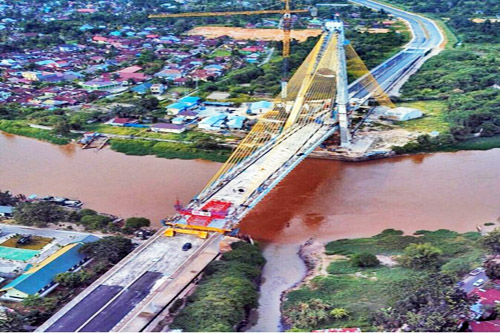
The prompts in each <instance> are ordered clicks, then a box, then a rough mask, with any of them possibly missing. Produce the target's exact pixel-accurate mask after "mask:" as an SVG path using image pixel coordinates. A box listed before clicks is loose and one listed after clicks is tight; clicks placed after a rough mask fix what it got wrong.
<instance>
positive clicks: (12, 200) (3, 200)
mask: <svg viewBox="0 0 500 333" xmlns="http://www.w3.org/2000/svg"><path fill="white" fill-rule="evenodd" d="M18 202H19V199H18V198H16V197H15V196H13V195H12V193H10V192H9V191H5V192H2V190H0V206H15V205H16V204H17V203H18Z"/></svg>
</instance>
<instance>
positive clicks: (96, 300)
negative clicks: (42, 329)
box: [47, 285, 123, 332]
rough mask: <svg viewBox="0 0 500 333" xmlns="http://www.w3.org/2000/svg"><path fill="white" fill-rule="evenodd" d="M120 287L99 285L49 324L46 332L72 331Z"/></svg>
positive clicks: (118, 290)
mask: <svg viewBox="0 0 500 333" xmlns="http://www.w3.org/2000/svg"><path fill="white" fill-rule="evenodd" d="M122 289H123V288H122V287H116V286H103V285H101V286H99V287H97V288H96V289H95V290H94V291H92V292H91V293H90V294H89V295H88V296H87V297H85V298H84V299H82V300H81V301H80V303H78V304H77V305H76V306H75V307H73V308H72V309H71V310H70V311H68V312H67V313H66V314H65V315H64V316H63V317H61V318H60V319H59V320H58V321H56V322H55V323H54V324H52V325H51V326H49V328H48V329H47V332H74V331H76V330H77V329H78V328H79V327H80V326H82V325H83V324H84V323H85V322H86V321H87V320H88V319H89V318H90V317H91V316H92V315H93V314H94V313H95V309H99V308H101V307H103V306H104V304H106V303H107V302H109V301H110V300H111V299H112V298H113V297H114V296H115V295H117V294H118V293H119V292H120V290H122Z"/></svg>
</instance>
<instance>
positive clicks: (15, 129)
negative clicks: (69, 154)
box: [0, 120, 70, 145]
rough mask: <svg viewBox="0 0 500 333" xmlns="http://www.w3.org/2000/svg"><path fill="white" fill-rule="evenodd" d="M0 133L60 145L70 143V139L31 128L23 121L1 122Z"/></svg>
mask: <svg viewBox="0 0 500 333" xmlns="http://www.w3.org/2000/svg"><path fill="white" fill-rule="evenodd" d="M0 131H4V132H7V133H10V134H16V135H22V136H27V137H30V138H35V139H38V140H42V141H47V142H50V143H55V144H58V145H65V144H68V143H69V142H70V139H69V138H64V137H60V136H58V135H56V134H54V133H52V132H51V131H47V130H42V129H38V128H32V127H29V126H28V125H27V124H26V123H25V122H21V121H10V120H0Z"/></svg>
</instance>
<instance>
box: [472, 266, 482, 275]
mask: <svg viewBox="0 0 500 333" xmlns="http://www.w3.org/2000/svg"><path fill="white" fill-rule="evenodd" d="M482 271H483V268H481V267H478V268H476V269H474V270H472V271H470V273H469V274H470V275H472V276H474V275H478V274H479V273H481V272H482Z"/></svg>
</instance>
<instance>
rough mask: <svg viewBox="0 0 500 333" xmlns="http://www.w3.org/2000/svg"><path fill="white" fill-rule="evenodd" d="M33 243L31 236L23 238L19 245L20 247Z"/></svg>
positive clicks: (19, 240) (18, 242)
mask: <svg viewBox="0 0 500 333" xmlns="http://www.w3.org/2000/svg"><path fill="white" fill-rule="evenodd" d="M29 243H31V236H23V237H21V238H19V239H18V240H17V244H19V245H27V244H29Z"/></svg>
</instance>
